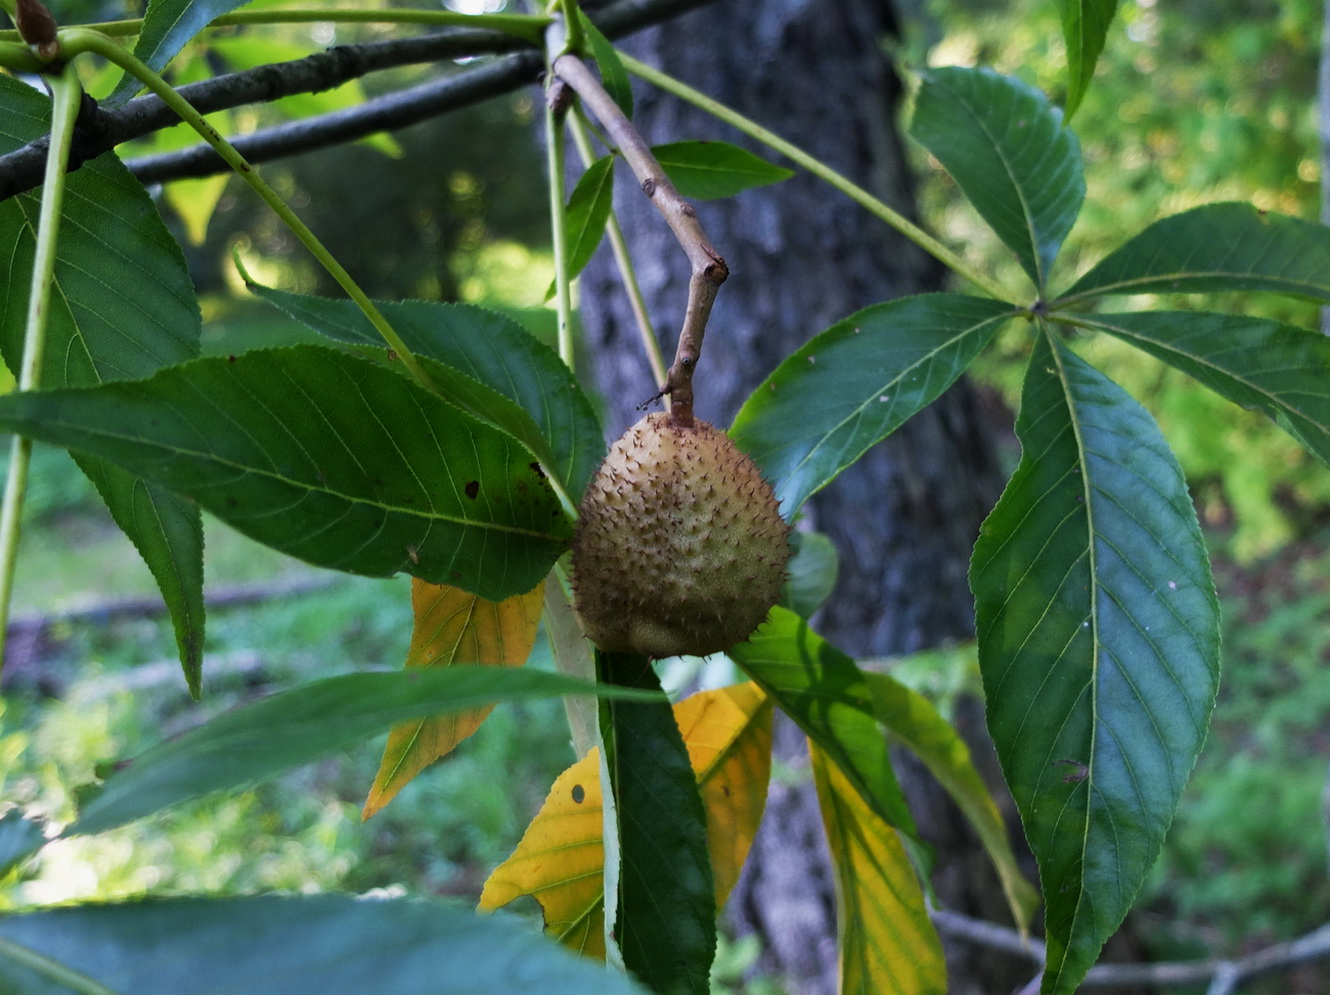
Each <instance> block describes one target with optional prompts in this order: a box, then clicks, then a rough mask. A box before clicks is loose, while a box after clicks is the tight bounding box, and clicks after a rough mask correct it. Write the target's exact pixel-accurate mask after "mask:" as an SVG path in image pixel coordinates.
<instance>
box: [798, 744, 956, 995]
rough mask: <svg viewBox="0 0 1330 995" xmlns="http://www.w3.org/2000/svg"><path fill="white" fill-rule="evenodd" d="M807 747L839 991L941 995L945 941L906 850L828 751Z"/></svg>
mask: <svg viewBox="0 0 1330 995" xmlns="http://www.w3.org/2000/svg"><path fill="white" fill-rule="evenodd" d="M809 752H810V753H811V755H812V766H813V781H814V783H815V784H816V785H817V798H818V804H819V806H820V807H821V809H822V825H823V826H824V827H825V829H826V832H827V844H828V846H829V847H830V849H831V860H832V866H833V868H834V869H835V872H836V906H837V908H836V920H837V923H838V925H839V927H840V928H839V932H840V990H841V991H842V992H853V993H856V995H945V993H946V991H947V965H946V961H945V960H944V959H943V956H942V944H941V942H940V941H939V940H938V936H937V931H936V930H935V929H934V928H933V924H932V923H931V922H930V921H929V919H928V908H927V907H926V905H925V904H924V893H923V889H922V888H920V886H919V878H918V876H917V875H916V874H915V870H914V866H913V864H912V863H911V862H910V856H909V853H908V852H907V851H906V849H905V847H904V846H903V845H902V844H901V841H900V838H899V837H898V836H897V835H896V833H895V832H894V831H893V830H892V828H891V827H890V826H889V825H887V824H886V823H884V822H883V821H882V820H881V819H880V818H878V816H877V815H876V814H875V813H874V812H873V811H872V809H870V808H869V807H868V806H867V805H865V804H864V800H863V799H862V798H861V797H859V794H858V793H857V792H856V791H855V790H854V788H853V787H852V786H851V784H850V782H849V780H848V779H847V778H846V777H845V775H844V773H843V772H842V771H841V770H840V769H839V768H837V767H836V765H835V764H834V763H832V762H831V761H829V760H828V758H827V755H826V753H825V752H824V751H823V750H821V749H820V748H819V747H817V746H816V745H814V746H813V747H812V748H811V750H810V751H809Z"/></svg>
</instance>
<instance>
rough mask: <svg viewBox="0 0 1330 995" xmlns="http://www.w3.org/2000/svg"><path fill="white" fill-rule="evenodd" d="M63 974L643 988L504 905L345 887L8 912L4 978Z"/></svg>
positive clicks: (271, 985)
mask: <svg viewBox="0 0 1330 995" xmlns="http://www.w3.org/2000/svg"><path fill="white" fill-rule="evenodd" d="M440 965H452V969H442V968H441V967H440ZM62 971H63V972H74V973H75V977H77V976H82V978H84V979H90V980H91V981H92V982H93V983H95V984H97V985H100V986H103V987H101V988H97V989H90V988H86V987H80V988H77V989H74V990H79V991H84V992H87V991H90V990H96V991H107V990H109V991H113V992H123V993H129V992H132V993H133V995H182V993H185V992H188V993H189V995H234V993H236V992H255V993H257V992H281V993H282V995H359V993H361V992H375V993H376V995H418V993H420V992H430V993H431V995H512V993H514V992H525V991H534V990H536V989H535V988H533V985H535V986H538V988H539V991H540V992H541V995H586V993H588V992H595V993H605V995H631V993H634V992H639V993H640V992H642V991H643V989H641V988H639V987H638V986H637V985H636V984H634V983H633V982H632V981H631V980H630V979H628V978H626V977H624V976H623V975H622V974H616V973H612V972H608V971H606V970H605V967H604V965H602V964H596V963H591V962H588V961H585V960H582V959H581V958H578V957H576V956H574V955H572V954H570V953H568V952H567V951H565V950H561V949H559V947H558V945H557V944H555V943H552V942H550V941H549V940H546V939H545V938H543V937H541V936H540V935H538V934H536V933H533V932H531V930H530V929H529V928H528V927H527V926H526V925H525V924H524V923H521V922H519V921H517V920H514V919H510V918H507V917H505V916H502V915H485V916H480V915H476V914H475V913H473V912H471V911H469V910H466V909H461V908H458V907H457V906H456V905H455V904H451V903H447V902H438V901H421V900H401V899H398V900H372V899H364V898H357V897H354V896H351V895H336V894H330V895H281V896H277V895H256V896H248V897H244V898H149V899H144V900H142V901H137V902H125V903H118V904H109V905H82V906H72V907H67V908H59V909H50V910H46V911H41V912H29V913H26V914H23V915H7V916H0V988H2V989H4V991H5V992H7V993H9V995H55V993H57V992H59V993H62V995H64V993H68V992H69V991H70V990H71V988H70V987H68V986H67V985H66V984H62V983H61V982H62V981H63V980H67V977H65V978H62V976H61V974H60V973H59V972H62ZM537 979H538V980H537Z"/></svg>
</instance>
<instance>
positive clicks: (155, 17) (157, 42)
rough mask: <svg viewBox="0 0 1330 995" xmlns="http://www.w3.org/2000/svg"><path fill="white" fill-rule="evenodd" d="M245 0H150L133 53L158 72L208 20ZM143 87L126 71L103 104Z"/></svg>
mask: <svg viewBox="0 0 1330 995" xmlns="http://www.w3.org/2000/svg"><path fill="white" fill-rule="evenodd" d="M248 2H249V0H149V3H148V9H147V11H146V12H145V13H144V15H143V29H142V31H141V32H140V33H139V40H138V44H136V45H135V46H134V54H135V55H136V56H138V57H139V59H141V60H142V61H143V62H144V63H146V64H147V66H148V68H149V69H152V70H154V71H155V72H159V73H160V72H161V71H162V69H163V67H165V65H166V64H167V63H168V62H170V61H171V60H172V59H174V58H175V57H176V54H177V53H178V52H179V51H180V50H181V49H182V48H184V47H185V46H186V45H187V44H189V42H190V41H191V40H192V39H193V38H194V36H195V35H197V34H198V33H199V32H200V31H202V30H203V29H204V28H206V27H207V26H208V23H209V22H210V21H212V20H213V19H215V18H218V17H221V16H222V15H223V14H229V13H230V12H231V11H233V10H235V9H236V8H237V7H243V6H244V5H245V4H246V3H248ZM142 87H143V84H142V83H140V82H139V81H138V80H137V79H136V78H135V77H133V76H131V75H129V74H128V73H126V74H125V76H124V78H122V79H121V80H120V82H119V83H117V84H116V88H115V90H114V91H113V92H112V94H111V95H110V96H109V97H107V98H106V100H105V101H103V103H105V104H107V105H109V106H112V107H114V106H116V105H118V104H123V103H124V102H125V101H126V100H128V99H129V98H130V97H132V96H134V94H135V93H137V92H138V91H139V90H140V89H141V88H142Z"/></svg>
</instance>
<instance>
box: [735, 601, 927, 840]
mask: <svg viewBox="0 0 1330 995" xmlns="http://www.w3.org/2000/svg"><path fill="white" fill-rule="evenodd" d="M728 655H729V656H730V658H731V659H732V660H734V662H735V663H737V664H738V665H739V667H740V668H741V669H742V670H743V671H744V673H746V674H747V675H748V676H749V677H751V678H752V679H753V680H754V681H755V682H757V684H758V686H759V687H761V688H762V690H763V691H765V692H766V693H767V694H769V695H771V697H772V698H774V699H775V700H776V704H778V705H779V706H780V707H781V710H782V711H784V712H785V714H787V715H788V716H789V717H790V718H792V719H793V720H794V721H795V723H796V724H797V725H798V726H799V728H800V729H802V730H803V731H804V733H805V735H807V736H808V738H809V739H811V740H812V741H813V742H814V743H816V744H817V745H818V746H820V747H821V748H822V749H823V750H825V751H826V753H827V756H828V757H830V758H831V760H832V761H833V762H834V763H835V764H836V766H837V767H839V768H840V769H841V770H842V771H844V772H845V776H846V777H848V778H849V779H850V783H851V784H853V785H854V787H855V790H856V791H858V792H859V794H860V795H862V796H863V798H864V801H865V802H867V803H868V805H869V807H871V808H872V810H873V811H874V812H876V813H877V815H878V816H879V817H880V818H882V819H884V820H885V821H886V822H887V824H888V825H890V826H894V827H895V828H897V829H900V830H902V831H903V832H906V833H908V834H910V835H911V836H914V835H917V834H916V830H915V826H914V819H913V818H912V817H911V815H910V810H909V808H908V807H907V806H906V804H905V796H904V795H903V794H902V793H901V788H900V784H899V783H897V781H896V774H895V772H894V771H893V770H892V769H891V762H890V760H889V759H888V758H887V743H886V736H885V735H884V733H883V731H882V728H881V726H880V725H879V723H878V717H877V708H876V705H875V704H874V701H873V693H872V690H871V689H870V688H869V685H868V681H867V679H866V678H865V676H864V674H863V672H862V671H861V670H860V669H859V667H858V665H857V664H856V663H855V662H854V660H852V659H851V658H850V657H848V656H846V655H845V654H844V653H842V652H841V651H840V650H838V649H836V648H835V647H834V646H832V645H831V644H830V643H828V642H826V640H824V639H823V638H822V637H821V636H819V635H818V634H817V633H816V632H814V631H813V630H812V629H811V628H810V627H809V625H808V623H807V622H806V621H804V620H803V619H802V618H800V617H799V616H797V615H795V614H793V613H792V612H790V611H788V610H787V609H785V608H781V607H779V606H777V607H775V608H773V609H771V616H770V618H768V619H767V621H766V622H765V623H764V624H763V625H762V626H761V627H759V628H758V630H757V631H756V632H755V633H753V635H752V636H750V637H749V638H748V639H747V640H746V641H745V642H742V643H738V644H737V645H735V646H733V647H731V648H730V649H729V651H728Z"/></svg>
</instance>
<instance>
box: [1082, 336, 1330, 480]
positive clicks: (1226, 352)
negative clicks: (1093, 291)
mask: <svg viewBox="0 0 1330 995" xmlns="http://www.w3.org/2000/svg"><path fill="white" fill-rule="evenodd" d="M1088 324H1090V325H1091V326H1092V327H1094V328H1099V329H1101V330H1103V331H1105V332H1109V333H1110V334H1112V335H1116V336H1117V337H1118V338H1120V339H1123V340H1125V341H1127V342H1130V343H1131V344H1132V345H1134V346H1137V347H1138V348H1140V349H1143V350H1144V351H1146V352H1148V353H1150V354H1151V355H1152V356H1157V357H1158V358H1159V359H1162V360H1163V361H1164V362H1165V363H1168V364H1169V365H1170V366H1175V367H1177V368H1178V369H1179V370H1182V371H1183V372H1184V373H1187V374H1188V375H1190V376H1192V377H1195V378H1196V379H1197V380H1199V381H1200V382H1201V383H1203V384H1205V386H1207V387H1209V388H1210V389H1211V390H1213V391H1214V392H1215V393H1217V394H1219V395H1220V396H1221V397H1226V398H1228V399H1229V400H1230V401H1233V402H1234V403H1236V404H1240V405H1242V406H1243V407H1244V408H1253V409H1256V410H1259V411H1264V412H1265V413H1266V414H1267V415H1269V416H1270V417H1271V418H1273V419H1274V420H1275V421H1276V422H1278V423H1279V424H1280V425H1281V426H1282V427H1283V428H1284V429H1285V430H1286V431H1288V432H1289V434H1291V435H1292V436H1293V437H1294V438H1296V439H1297V440H1298V441H1299V442H1301V443H1302V444H1303V445H1304V446H1306V447H1307V449H1308V450H1310V451H1311V452H1312V453H1314V454H1316V456H1318V457H1319V458H1320V459H1321V460H1323V461H1325V462H1327V463H1330V338H1326V337H1325V336H1324V335H1322V334H1320V333H1319V332H1313V331H1310V330H1308V329H1306V328H1300V327H1298V326H1297V325H1286V324H1283V323H1282V322H1278V321H1270V320H1269V319H1266V318H1251V317H1248V316H1246V315H1236V314H1212V313H1208V312H1204V311H1150V312H1140V313H1131V314H1096V315H1094V316H1093V317H1091V318H1090V319H1089V322H1088Z"/></svg>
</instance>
